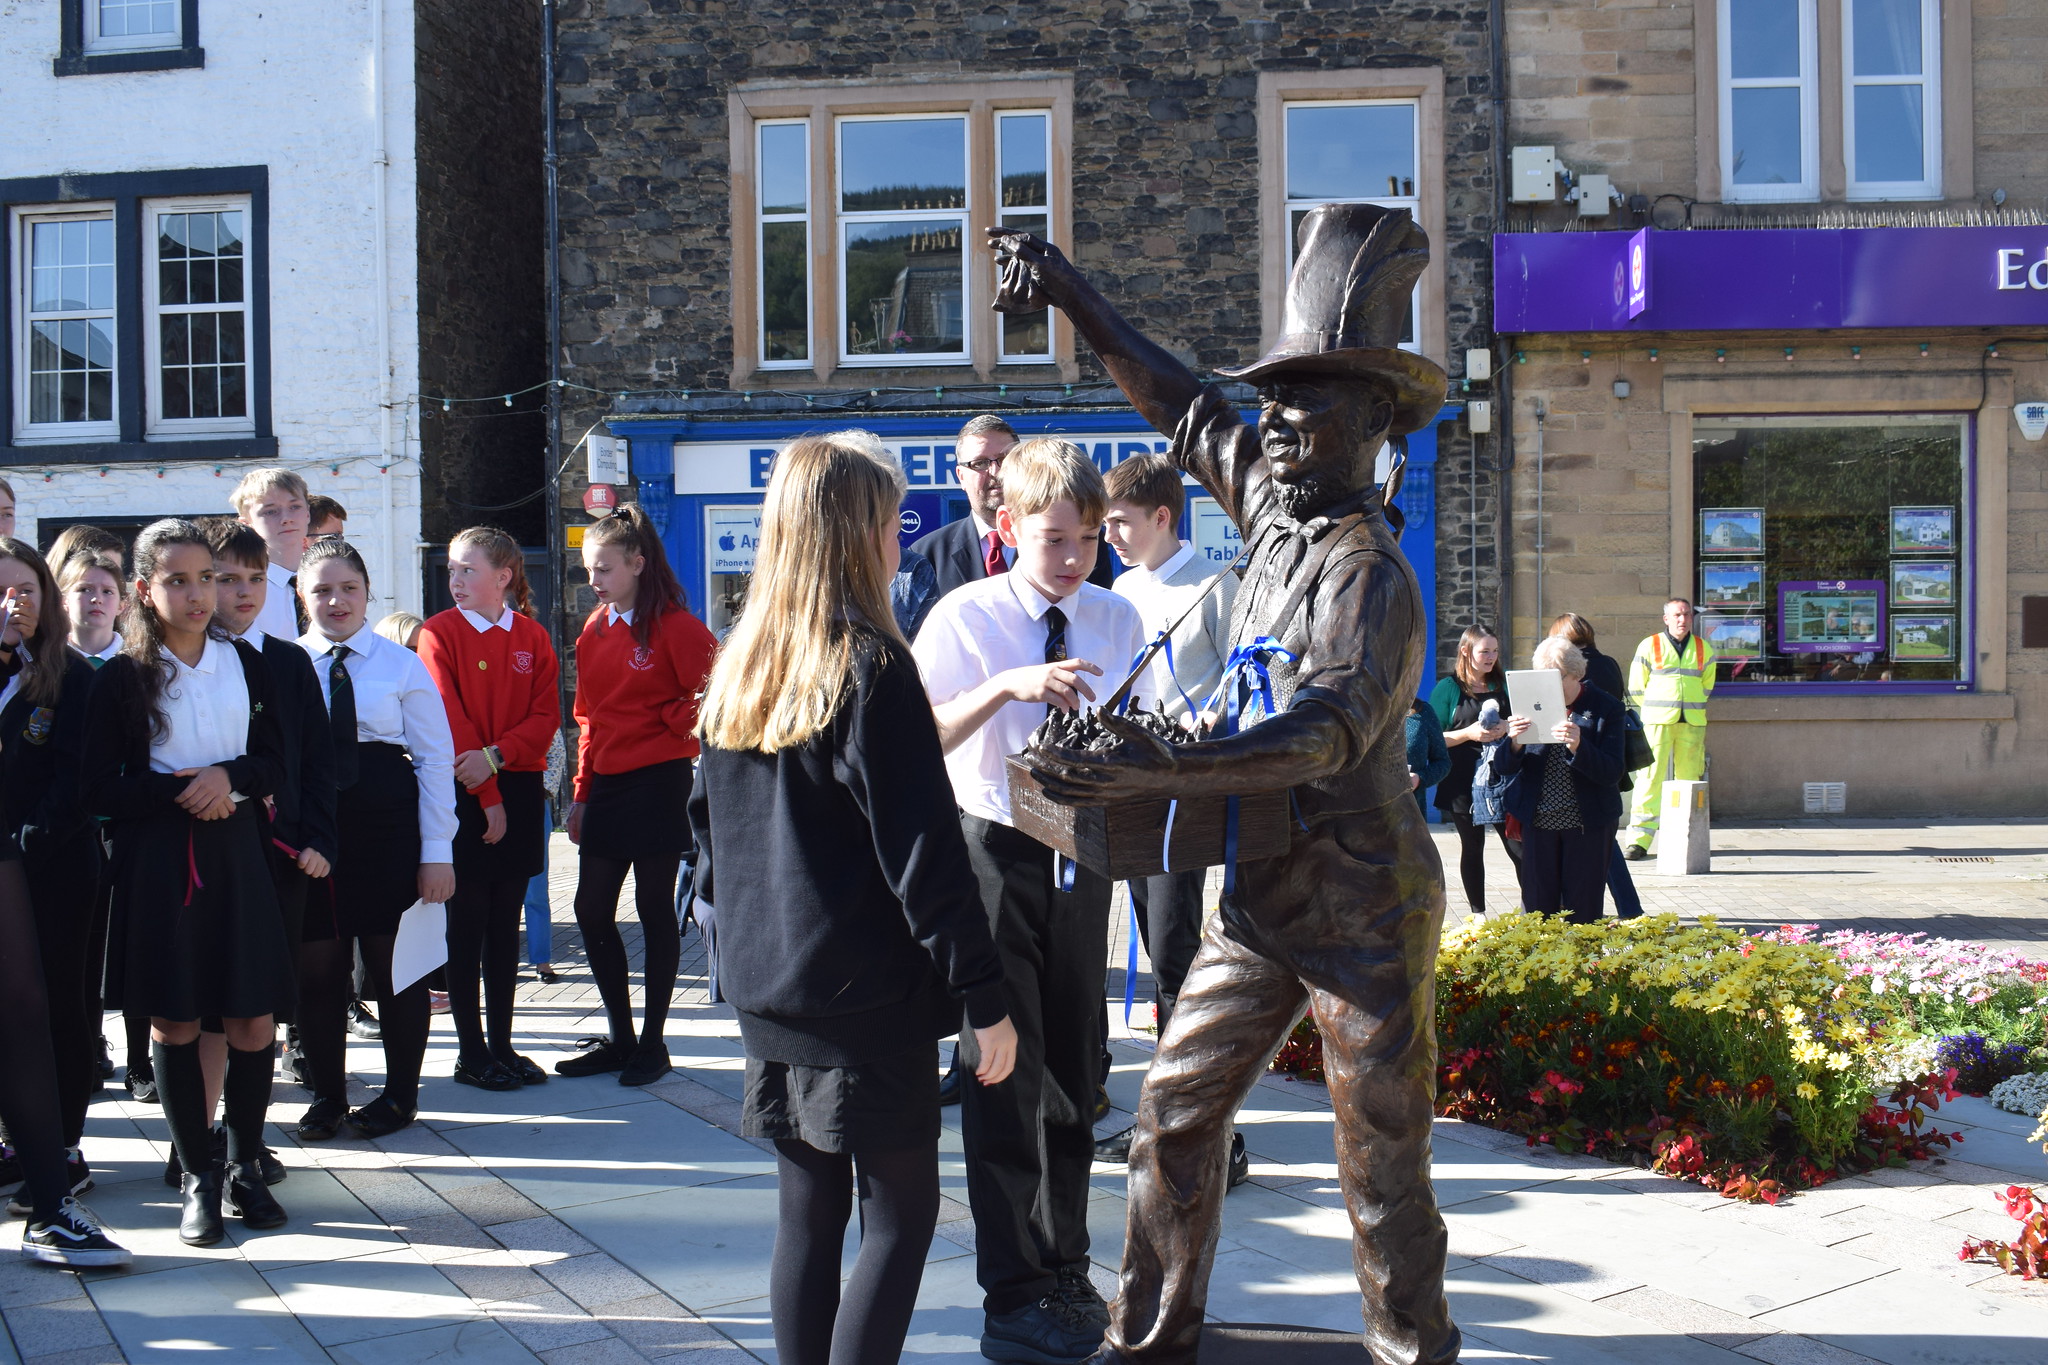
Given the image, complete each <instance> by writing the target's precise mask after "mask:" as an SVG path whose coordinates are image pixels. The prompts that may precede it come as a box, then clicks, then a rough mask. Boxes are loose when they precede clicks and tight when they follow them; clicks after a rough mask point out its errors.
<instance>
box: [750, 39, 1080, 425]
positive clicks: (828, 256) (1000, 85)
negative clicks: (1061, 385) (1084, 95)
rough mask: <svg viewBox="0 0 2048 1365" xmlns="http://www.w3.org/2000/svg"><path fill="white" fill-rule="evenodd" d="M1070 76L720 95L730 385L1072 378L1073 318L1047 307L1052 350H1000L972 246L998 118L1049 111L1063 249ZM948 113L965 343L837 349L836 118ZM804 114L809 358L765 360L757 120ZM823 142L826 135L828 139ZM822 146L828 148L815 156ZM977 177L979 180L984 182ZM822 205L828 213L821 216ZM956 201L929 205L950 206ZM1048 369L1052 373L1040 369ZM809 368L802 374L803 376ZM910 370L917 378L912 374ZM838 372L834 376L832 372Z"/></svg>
mask: <svg viewBox="0 0 2048 1365" xmlns="http://www.w3.org/2000/svg"><path fill="white" fill-rule="evenodd" d="M1073 99H1074V78H1073V77H1072V76H1071V75H1070V74H1066V73H1058V72H1047V73H1035V72H1019V73H1014V74H1011V75H1006V76H1003V77H999V78H990V77H986V76H980V75H975V76H940V77H935V78H923V77H921V78H919V79H918V80H917V81H916V82H915V83H911V82H907V81H903V80H899V79H890V80H847V81H829V82H821V81H787V80H777V79H768V80H759V81H748V82H743V83H741V84H739V85H737V86H734V87H733V88H732V89H731V90H729V91H728V92H727V97H726V109H727V116H728V142H727V146H728V148H729V153H730V158H731V160H730V166H731V174H730V176H729V181H730V186H731V190H730V193H731V217H730V222H731V223H732V233H731V238H730V240H731V242H732V247H733V250H732V263H731V266H732V276H731V282H730V289H729V306H730V308H731V325H732V332H733V343H732V370H731V379H730V382H731V384H732V385H733V386H734V387H735V388H738V387H746V386H748V381H750V380H752V381H754V383H755V384H760V383H773V384H775V385H779V386H781V387H785V388H814V387H815V388H825V387H829V386H832V385H834V384H835V383H841V384H843V383H847V382H853V383H859V384H863V385H873V384H874V383H876V382H877V381H878V380H879V379H880V376H881V374H882V373H883V372H885V371H888V370H891V369H897V370H903V371H906V372H909V373H908V374H906V378H905V381H904V382H914V383H927V382H930V381H929V380H928V379H926V378H925V376H929V375H932V374H933V372H934V371H937V372H940V373H942V374H943V373H945V372H948V371H951V372H953V373H955V374H960V373H962V372H971V373H972V374H973V375H974V377H975V378H976V379H977V380H980V381H984V382H986V381H992V380H996V379H998V378H1001V379H1004V380H1008V379H1009V378H1010V377H1011V376H1012V375H1013V374H1014V375H1016V376H1017V382H1030V381H1032V380H1050V381H1053V382H1072V381H1074V380H1076V379H1078V378H1079V377H1080V367H1079V364H1078V362H1077V360H1076V358H1075V348H1074V336H1073V329H1072V326H1071V325H1070V324H1069V323H1067V321H1066V320H1065V319H1064V318H1063V317H1061V316H1060V314H1059V313H1058V312H1057V310H1055V311H1054V312H1053V314H1052V316H1051V327H1050V334H1051V343H1052V351H1051V356H1052V359H1051V360H1050V361H1049V362H1048V361H1046V360H1030V359H1022V358H1015V357H1009V356H1005V355H1003V354H1002V334H1001V327H1000V320H999V318H998V315H997V314H996V313H995V311H994V310H993V309H992V308H991V307H990V305H991V303H992V302H993V301H994V298H995V285H996V264H995V258H994V256H993V254H992V253H990V252H988V251H986V250H984V249H982V248H981V247H980V245H979V242H980V236H981V230H982V228H983V227H984V226H985V225H990V224H994V223H996V222H997V221H999V218H1000V211H1001V206H1000V202H999V201H1000V197H1001V196H1000V188H999V187H998V186H997V185H996V184H995V183H994V179H993V176H992V175H990V174H988V173H987V172H988V171H989V170H990V169H992V168H994V167H995V166H996V165H997V156H996V146H995V136H996V116H997V115H998V114H1000V113H1012V112H1014V113H1036V114H1045V115H1047V116H1048V125H1047V126H1048V135H1049V138H1050V143H1051V145H1050V153H1051V160H1050V164H1049V165H1048V168H1047V170H1048V177H1047V179H1048V192H1049V195H1050V197H1051V200H1052V204H1051V210H1052V211H1051V214H1050V218H1049V228H1050V233H1051V237H1052V240H1053V241H1055V242H1057V243H1060V244H1062V245H1065V246H1069V247H1071V244H1072V242H1073V222H1072V217H1071V212H1072V210H1071V194H1070V193H1069V189H1070V184H1071V174H1072V148H1073ZM890 114H900V115H906V116H924V117H932V116H946V117H961V116H964V117H965V118H966V120H967V152H968V166H969V175H968V185H967V207H966V210H965V218H966V223H967V240H966V242H965V243H964V244H963V253H962V254H963V260H964V267H965V285H966V289H965V296H964V298H963V300H962V305H963V308H964V311H965V328H964V332H965V339H966V349H965V352H964V353H963V354H960V355H952V354H944V353H942V354H940V355H938V356H936V357H928V358H922V359H920V358H914V357H906V356H899V355H893V354H891V355H887V356H876V357H852V356H847V355H845V354H844V353H843V348H844V338H845V331H844V320H843V318H842V316H841V314H842V307H843V305H842V297H843V291H844V281H843V272H842V271H841V269H840V265H839V261H840V248H841V242H842V240H843V231H842V228H841V224H840V221H839V220H840V218H841V215H840V214H839V213H838V212H837V210H838V202H839V201H838V198H837V194H838V161H837V157H838V148H839V139H838V132H837V120H838V119H840V118H841V117H849V118H861V117H867V116H871V115H890ZM799 120H801V121H808V122H809V124H810V132H809V139H808V142H809V149H810V154H811V155H810V162H811V164H810V205H811V227H810V233H809V240H810V256H809V265H810V279H809V282H808V288H809V291H810V292H809V299H810V306H811V314H810V337H811V359H810V361H809V362H808V363H807V364H789V363H786V362H785V363H783V364H779V365H772V366H771V365H764V364H763V363H762V357H763V345H764V340H763V336H762V327H761V321H762V320H761V310H760V305H759V302H758V300H759V298H760V289H761V251H760V233H759V227H758V225H757V224H756V223H752V222H750V221H749V220H750V219H755V218H758V213H757V205H758V203H759V199H758V194H759V190H758V187H757V184H756V181H757V179H758V176H757V168H758V162H757V160H756V158H757V155H758V147H759V143H758V140H757V139H758V134H757V133H756V131H755V130H756V129H757V128H758V127H759V126H760V125H761V124H762V123H764V122H781V121H799ZM828 139H829V141H828ZM827 147H829V148H830V151H831V155H830V156H829V157H828V156H826V155H824V154H823V153H824V150H825V149H826V148H827ZM983 181H987V182H988V183H982V182H983ZM821 205H830V206H831V211H832V213H833V218H832V220H831V221H829V222H828V221H826V220H825V219H823V218H821V217H820V216H819V215H820V213H821V211H822V210H821V209H820V206H821ZM958 212H960V211H959V210H952V209H940V210H934V211H933V215H934V216H937V215H948V216H950V215H953V214H956V213H958ZM1048 365H1049V366H1050V368H1051V370H1052V374H1049V375H1048V374H1047V373H1046V369H1047V367H1048ZM806 369H808V371H809V373H808V374H807V373H805V371H806ZM911 375H915V376H916V377H915V378H911V377H910V376H911ZM835 376H836V378H835Z"/></svg>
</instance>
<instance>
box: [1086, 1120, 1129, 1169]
mask: <svg viewBox="0 0 2048 1365" xmlns="http://www.w3.org/2000/svg"><path fill="white" fill-rule="evenodd" d="M1137 1131H1138V1128H1137V1125H1136V1124H1132V1125H1131V1126H1130V1127H1129V1128H1126V1129H1124V1130H1123V1131H1122V1132H1120V1133H1111V1134H1110V1135H1109V1136H1108V1137H1099V1138H1097V1139H1095V1159H1096V1160H1097V1161H1100V1162H1101V1163H1103V1164H1104V1165H1105V1166H1121V1165H1123V1164H1124V1163H1125V1162H1127V1161H1129V1160H1130V1159H1131V1134H1133V1133H1135V1132H1137Z"/></svg>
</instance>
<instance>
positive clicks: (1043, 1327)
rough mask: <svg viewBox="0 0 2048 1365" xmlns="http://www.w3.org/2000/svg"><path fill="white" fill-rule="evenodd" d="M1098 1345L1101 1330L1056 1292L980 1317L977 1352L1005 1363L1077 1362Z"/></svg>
mask: <svg viewBox="0 0 2048 1365" xmlns="http://www.w3.org/2000/svg"><path fill="white" fill-rule="evenodd" d="M1100 1345H1102V1329H1101V1328H1099V1327H1097V1326H1096V1325H1095V1324H1094V1323H1093V1322H1090V1321H1089V1320H1088V1319H1086V1318H1084V1317H1082V1316H1081V1315H1080V1313H1079V1312H1077V1311H1076V1310H1075V1309H1074V1308H1073V1307H1072V1306H1071V1305H1069V1304H1068V1303H1067V1302H1066V1301H1065V1300H1064V1299H1062V1298H1061V1297H1060V1296H1059V1295H1058V1294H1056V1293H1055V1294H1048V1295H1046V1296H1045V1297H1044V1298H1042V1299H1040V1300H1039V1301H1038V1302H1037V1303H1031V1304H1026V1305H1025V1306H1024V1307H1022V1308H1019V1309H1016V1310H1015V1311H1014V1312H1009V1313H986V1314H984V1315H983V1316H982V1320H981V1353H982V1354H983V1355H984V1356H986V1357H988V1358H989V1359H990V1360H999V1361H1004V1362H1007V1365H1080V1363H1081V1362H1082V1361H1084V1360H1086V1359H1088V1357H1089V1356H1091V1355H1093V1354H1094V1353H1095V1349H1096V1348H1097V1347H1098V1346H1100Z"/></svg>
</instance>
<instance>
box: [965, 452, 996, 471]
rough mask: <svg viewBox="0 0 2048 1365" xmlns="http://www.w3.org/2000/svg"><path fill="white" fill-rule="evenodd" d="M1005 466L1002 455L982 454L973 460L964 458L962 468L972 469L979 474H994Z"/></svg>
mask: <svg viewBox="0 0 2048 1365" xmlns="http://www.w3.org/2000/svg"><path fill="white" fill-rule="evenodd" d="M1002 467H1003V457H1002V456H1001V455H981V456H977V457H976V458H974V459H972V460H962V461H961V462H960V468H962V469H971V470H973V471H974V472H975V473H977V474H993V473H995V472H996V471H997V470H998V469H1001V468H1002Z"/></svg>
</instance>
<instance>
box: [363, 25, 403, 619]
mask: <svg viewBox="0 0 2048 1365" xmlns="http://www.w3.org/2000/svg"><path fill="white" fill-rule="evenodd" d="M384 4H385V0H370V128H371V134H370V183H371V202H372V205H373V207H372V214H373V216H374V218H375V227H374V230H373V233H372V245H373V248H374V251H375V254H376V257H377V304H376V308H377V320H376V326H377V424H378V432H377V449H378V452H379V454H378V457H377V466H378V474H377V482H378V491H379V494H380V498H381V501H382V503H383V516H384V520H383V526H384V537H383V539H384V553H383V554H382V555H381V556H380V562H379V564H378V566H377V571H378V573H379V574H381V575H382V577H383V581H384V585H385V586H384V591H385V593H386V594H387V595H388V596H389V597H390V599H391V604H392V605H393V606H394V607H396V606H397V605H398V602H399V600H400V599H399V597H398V594H397V593H396V591H395V588H396V587H397V583H398V550H397V547H396V546H395V545H394V544H393V543H392V541H393V539H394V538H395V537H396V535H397V532H396V530H395V528H394V527H393V525H392V506H391V504H392V496H391V464H392V459H393V456H392V453H391V263H390V231H389V228H390V217H389V212H390V211H389V207H388V205H387V204H386V202H385V185H384V181H385V177H386V173H387V172H388V171H389V169H390V166H391V154H390V151H389V149H388V148H387V147H386V145H385V142H384Z"/></svg>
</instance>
